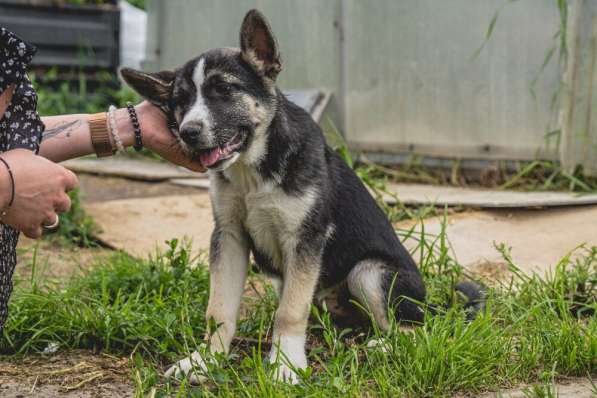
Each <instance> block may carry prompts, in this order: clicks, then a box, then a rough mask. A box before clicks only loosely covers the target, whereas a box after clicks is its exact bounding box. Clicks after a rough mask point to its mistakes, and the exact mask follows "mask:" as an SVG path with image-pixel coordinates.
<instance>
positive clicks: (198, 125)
mask: <svg viewBox="0 0 597 398" xmlns="http://www.w3.org/2000/svg"><path fill="white" fill-rule="evenodd" d="M202 129H203V122H201V121H193V122H188V123H185V124H184V126H182V128H181V129H180V138H181V139H182V140H183V141H184V143H185V144H187V145H188V146H190V147H194V146H196V145H197V144H198V143H199V136H200V135H201V130H202Z"/></svg>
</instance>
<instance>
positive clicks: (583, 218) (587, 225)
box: [399, 206, 597, 274]
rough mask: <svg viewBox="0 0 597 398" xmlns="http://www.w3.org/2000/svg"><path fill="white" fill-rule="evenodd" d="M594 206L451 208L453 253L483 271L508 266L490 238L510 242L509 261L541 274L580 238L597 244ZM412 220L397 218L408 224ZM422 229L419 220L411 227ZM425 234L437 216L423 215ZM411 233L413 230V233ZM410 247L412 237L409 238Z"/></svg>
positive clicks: (434, 228)
mask: <svg viewBox="0 0 597 398" xmlns="http://www.w3.org/2000/svg"><path fill="white" fill-rule="evenodd" d="M595 220H597V206H583V207H574V208H558V209H549V210H510V211H508V210H492V211H477V212H468V213H460V214H455V215H452V216H450V217H449V220H448V223H447V227H446V231H447V236H448V239H449V242H450V244H451V246H452V248H453V252H454V253H453V255H454V257H455V258H456V259H457V261H458V262H459V263H460V264H462V265H463V266H465V267H466V268H468V269H470V270H473V271H479V272H481V273H482V274H487V273H491V272H497V273H499V272H500V271H504V268H506V269H507V267H506V264H505V262H504V260H503V258H502V255H501V254H500V253H499V252H498V251H497V250H496V249H495V246H494V243H495V244H500V243H505V244H506V245H507V246H509V247H511V255H512V259H513V261H514V263H515V264H516V265H517V266H519V267H520V268H521V269H522V270H523V271H525V272H527V273H531V272H538V273H541V274H543V273H544V272H545V271H546V270H548V269H553V268H554V267H555V265H556V264H557V263H558V261H559V260H560V259H561V258H562V257H564V256H565V255H567V254H568V253H569V252H570V251H571V250H573V249H574V248H576V247H578V246H579V245H580V244H583V243H584V244H587V245H588V246H594V245H597V222H595ZM412 225H413V223H412V222H406V223H401V224H399V227H402V228H411V227H412ZM414 229H415V231H416V232H417V233H420V232H421V224H420V223H419V224H417V225H416V226H415V227H414ZM424 230H425V234H427V235H431V236H433V235H436V236H437V235H438V234H439V233H440V232H441V230H442V218H441V217H436V218H431V219H427V220H425V221H424ZM415 235H416V234H415ZM405 244H406V246H407V247H409V248H410V249H414V248H415V247H416V246H417V242H415V241H414V240H408V241H406V242H405Z"/></svg>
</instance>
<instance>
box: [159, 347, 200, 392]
mask: <svg viewBox="0 0 597 398" xmlns="http://www.w3.org/2000/svg"><path fill="white" fill-rule="evenodd" d="M206 372H207V365H206V363H205V360H204V359H203V358H202V357H201V354H199V353H198V352H197V351H195V352H194V353H192V354H191V356H190V357H188V358H185V359H181V360H180V361H178V362H177V363H176V364H174V365H172V366H171V367H170V368H169V369H168V370H167V371H166V373H165V374H164V376H166V378H170V377H174V378H175V379H183V378H185V377H187V378H188V380H189V381H190V382H191V384H201V383H203V382H205V380H206V379H207V377H205V374H206Z"/></svg>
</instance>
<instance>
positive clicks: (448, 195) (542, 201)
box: [169, 178, 597, 209]
mask: <svg viewBox="0 0 597 398" xmlns="http://www.w3.org/2000/svg"><path fill="white" fill-rule="evenodd" d="M169 182H170V183H172V184H176V185H181V186H187V187H194V188H198V189H203V190H205V189H209V180H207V179H205V178H202V179H194V178H189V179H172V180H170V181H169ZM387 189H388V192H389V193H388V194H384V196H383V199H384V201H385V202H386V203H388V204H396V199H398V200H399V201H400V202H401V203H404V204H407V205H417V206H428V205H434V206H441V207H443V206H449V207H472V208H485V209H504V208H512V209H516V208H536V207H559V206H581V205H591V204H597V193H596V194H582V195H579V194H575V193H569V192H520V191H497V190H490V189H471V188H460V187H450V186H436V185H424V184H393V183H390V184H387Z"/></svg>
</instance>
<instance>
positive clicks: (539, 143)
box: [146, 0, 562, 159]
mask: <svg viewBox="0 0 597 398" xmlns="http://www.w3.org/2000/svg"><path fill="white" fill-rule="evenodd" d="M504 3H505V2H504V1H501V0H375V1H365V0H325V1H323V0H301V1H291V0H238V1H233V0H218V1H215V0H168V1H165V0H152V1H150V4H149V11H150V15H149V21H150V26H149V29H148V32H149V34H150V35H151V37H149V40H148V43H149V44H148V45H149V48H148V62H147V63H146V65H147V68H149V69H153V70H155V69H158V68H171V67H174V66H177V65H180V64H181V63H182V62H184V61H186V60H187V59H189V58H191V57H193V56H196V55H198V54H199V53H201V52H202V51H204V50H206V49H208V48H212V47H218V46H238V29H239V25H240V22H241V20H242V18H243V16H244V14H245V13H246V11H247V10H248V9H250V8H255V7H256V8H259V9H260V10H262V11H263V12H264V13H265V14H266V15H267V16H268V18H269V19H270V21H271V23H272V26H273V29H274V31H275V33H276V35H277V37H278V39H279V42H280V46H281V51H282V57H283V60H284V71H283V72H282V74H281V76H280V85H281V86H282V88H286V89H296V88H313V87H321V88H324V89H328V90H331V91H332V92H333V94H334V98H335V101H334V102H333V103H332V109H331V111H332V112H331V114H333V115H336V120H335V122H336V124H337V125H338V127H339V128H340V129H341V130H342V131H343V133H344V134H345V136H346V138H347V139H348V141H349V143H350V145H351V146H352V147H353V148H357V149H359V148H361V149H367V150H372V151H383V152H389V153H419V154H428V155H433V156H438V157H452V158H455V157H464V158H479V159H491V158H500V159H501V158H503V159H530V158H535V157H542V158H552V157H556V156H557V153H556V150H555V148H554V147H551V148H550V149H546V145H545V143H546V140H545V138H544V136H545V133H546V132H547V131H548V129H549V128H554V129H555V128H557V127H556V125H557V123H556V121H557V117H556V113H557V112H553V111H552V110H550V106H549V103H550V100H551V97H552V95H553V94H554V92H555V91H556V90H557V88H558V86H559V81H560V78H561V73H562V70H561V68H560V66H559V65H558V63H557V62H556V60H555V59H554V60H553V61H552V62H551V63H550V64H549V65H548V66H547V67H546V68H545V70H544V71H543V73H542V74H541V76H540V78H539V79H538V80H537V84H536V88H535V92H536V99H534V98H533V96H532V95H531V94H530V91H529V85H530V84H531V82H532V81H533V80H534V79H535V78H536V77H537V74H538V73H539V71H540V69H541V65H542V63H543V60H544V58H545V55H546V53H547V51H549V49H550V48H552V46H553V45H554V43H555V42H554V39H553V36H554V34H555V33H556V31H557V30H558V24H559V15H558V10H557V6H556V2H555V1H551V0H525V1H518V2H512V3H510V2H508V4H507V5H505V6H504V7H503V9H502V12H501V15H500V17H499V18H498V20H497V23H496V26H495V29H494V32H493V37H492V38H491V40H490V41H489V42H488V44H487V46H486V48H485V49H484V50H483V51H482V52H481V54H480V56H479V57H478V58H476V59H474V60H473V59H471V58H472V56H473V54H474V52H475V50H476V49H477V48H478V47H479V45H480V44H481V43H482V41H483V38H484V36H485V32H486V31H487V27H488V25H489V23H490V20H491V18H492V16H493V15H494V13H495V12H496V10H498V9H499V8H500V7H501V6H502V5H504Z"/></svg>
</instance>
